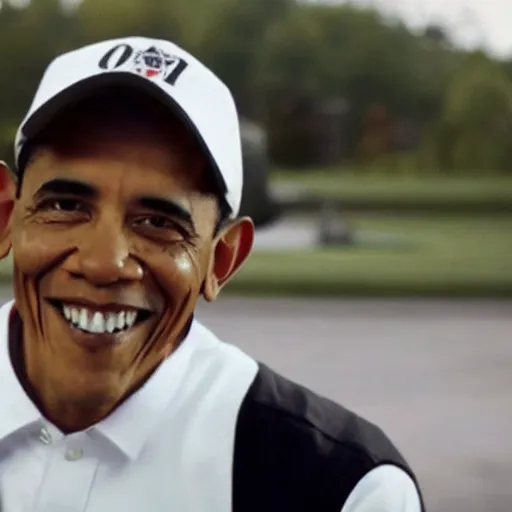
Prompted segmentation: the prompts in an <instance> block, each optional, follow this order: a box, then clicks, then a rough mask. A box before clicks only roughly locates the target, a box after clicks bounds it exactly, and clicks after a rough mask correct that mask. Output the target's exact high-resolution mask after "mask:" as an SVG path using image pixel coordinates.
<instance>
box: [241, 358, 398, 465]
mask: <svg viewBox="0 0 512 512" xmlns="http://www.w3.org/2000/svg"><path fill="white" fill-rule="evenodd" d="M242 414H246V415H247V416H250V417H251V419H252V420H253V421H256V422H257V424H258V425H259V428H263V429H265V428H269V429H272V430H273V432H275V433H277V432H282V433H283V434H285V435H286V436H294V435H295V436H299V437H311V438H312V440H313V439H314V442H315V444H317V445H318V447H320V445H322V447H323V448H324V452H325V450H328V451H329V452H330V453H332V452H333V451H336V450H340V449H341V448H344V449H346V450H347V451H353V452H360V455H361V457H363V458H367V459H368V461H369V462H377V461H379V460H385V459H386V458H387V457H389V458H391V459H393V460H394V461H396V462H399V463H404V464H405V461H404V459H403V458H402V456H401V455H400V453H399V452H398V450H397V449H396V447H395V446H394V445H393V443H392V442H391V441H390V439H389V438H388V437H387V435H386V434H385V433H384V432H383V431H382V430H381V429H380V428H379V427H378V426H377V425H375V424H373V423H371V422H369V421H367V420H365V419H364V418H362V417H361V416H359V415H358V414H356V413H355V412H353V411H351V410H349V409H347V408H345V407H343V406H342V405H340V404H338V403H335V402H333V401H332V400H329V399H327V398H325V397H323V396H320V395H319V394H317V393H314V392H313V391H311V390H309V389H308V388H306V387H304V386H301V385H299V384H297V383H295V382H293V381H291V380H289V379H287V378H285V377H283V376H281V375H279V374H278V373H276V372H274V371H272V370H271V369H270V368H268V367H267V366H265V365H263V364H261V363H260V364H259V366H258V373H257V374H256V377H255V379H254V381H253V383H252V385H251V387H250V388H249V391H248V393H247V395H246V397H245V400H244V402H243V404H242Z"/></svg>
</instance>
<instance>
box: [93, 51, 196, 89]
mask: <svg viewBox="0 0 512 512" xmlns="http://www.w3.org/2000/svg"><path fill="white" fill-rule="evenodd" d="M128 61H131V62H128ZM126 63H128V65H129V66H130V68H131V69H132V70H133V71H134V72H135V73H137V74H139V75H141V76H143V77H145V78H156V77H159V78H161V79H162V80H164V81H165V82H167V83H168V84H169V85H175V83H176V80H177V79H178V78H179V77H180V75H181V74H182V73H183V71H185V69H186V68H187V66H188V63H187V62H186V61H185V60H183V59H182V58H180V57H176V56H174V55H169V54H168V53H166V52H164V51H163V50H161V49H160V48H157V47H156V46H151V47H150V48H148V49H147V50H138V51H137V50H136V49H134V48H133V47H132V46H130V45H128V44H126V43H122V44H118V45H116V46H114V47H113V48H111V49H110V50H109V51H108V52H107V53H105V55H103V57H102V58H101V59H100V61H99V62H98V66H99V67H100V68H101V69H104V70H109V71H113V70H116V69H119V68H120V67H121V66H123V65H124V64H126Z"/></svg>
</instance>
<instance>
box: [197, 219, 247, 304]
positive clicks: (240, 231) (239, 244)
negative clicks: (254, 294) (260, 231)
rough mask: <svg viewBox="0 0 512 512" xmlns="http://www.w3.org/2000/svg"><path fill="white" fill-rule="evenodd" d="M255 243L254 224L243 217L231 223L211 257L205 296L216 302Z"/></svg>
mask: <svg viewBox="0 0 512 512" xmlns="http://www.w3.org/2000/svg"><path fill="white" fill-rule="evenodd" d="M253 242H254V223H253V222H252V220H251V219H250V218H249V217H243V218H240V219H237V220H236V221H234V222H232V223H230V224H229V225H228V226H226V227H225V228H224V229H223V230H222V231H221V232H220V233H219V235H218V236H217V238H216V240H215V245H214V250H213V252H212V255H211V256H210V263H209V265H208V272H207V274H206V277H205V281H204V286H203V295H204V298H205V299H206V300H207V301H208V302H212V301H214V300H215V299H216V298H217V296H218V294H219V292H220V290H221V289H222V287H223V286H224V285H225V284H226V283H227V282H228V281H229V280H230V279H231V278H232V277H233V276H234V275H235V274H236V272H238V270H239V269H240V267H241V266H242V264H243V263H244V262H245V260H246V259H247V257H248V256H249V253H250V252H251V249H252V245H253Z"/></svg>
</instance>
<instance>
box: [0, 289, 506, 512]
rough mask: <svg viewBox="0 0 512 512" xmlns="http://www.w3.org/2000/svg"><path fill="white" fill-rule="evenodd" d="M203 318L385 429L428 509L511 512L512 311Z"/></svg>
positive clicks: (215, 311) (217, 312)
mask: <svg viewBox="0 0 512 512" xmlns="http://www.w3.org/2000/svg"><path fill="white" fill-rule="evenodd" d="M0 297H3V299H4V300H5V299H6V297H7V295H6V293H5V292H4V293H3V295H2V293H1V292H0ZM2 302H3V301H2ZM198 316H199V318H200V319H201V320H202V321H203V322H204V323H206V324H207V325H208V326H209V327H211V328H212V329H213V330H214V331H215V332H216V333H217V334H218V335H220V336H221V337H223V338H224V339H225V340H226V341H230V342H233V343H235V344H237V345H239V346H240V347H241V348H243V349H244V350H246V351H247V352H248V353H250V354H252V355H253V356H255V357H256V358H258V359H260V360H262V361H264V362H265V363H267V364H269V365H270V366H272V367H273V368H274V369H276V370H278V371H280V372H282V373H283V374H285V375H286V376H288V377H290V378H292V379H294V380H296V381H299V382H301V383H302V384H305V385H308V386H310V387H311V388H313V390H315V391H317V392H319V393H322V394H324V395H326V396H328V397H329V398H332V399H334V400H336V401H339V402H341V403H343V404H344V405H345V406H347V407H349V408H351V409H354V410H355V411H357V412H358V413H360V414H362V415H363V416H365V417H367V418H368V419H370V420H371V421H374V422H376V423H378V424H379V425H380V426H381V427H383V428H384V430H385V431H386V432H387V433H388V435H390V437H391V438H392V439H393V440H394V441H395V443H396V444H397V445H398V446H399V448H400V449H401V451H402V452H403V453H404V455H405V456H406V458H407V459H408V460H409V462H410V463H411V465H412V466H413V468H414V469H415V471H416V472H417V474H418V476H419V478H420V481H421V484H422V487H423V491H424V494H425V498H426V502H427V507H428V510H429V511H430V512H444V511H447V510H449V511H454V512H455V511H457V512H458V511H464V512H510V511H511V510H512V439H511V433H512V302H508V303H507V302H453V301H449V302H443V301H423V300H418V301H403V302H400V301H395V302H390V301H367V300H366V301H350V300H347V301H336V300H334V301H311V300H286V299H284V300H251V299H232V298H228V299H224V300H220V301H219V302H217V303H216V304H212V305H201V306H200V308H199V313H198Z"/></svg>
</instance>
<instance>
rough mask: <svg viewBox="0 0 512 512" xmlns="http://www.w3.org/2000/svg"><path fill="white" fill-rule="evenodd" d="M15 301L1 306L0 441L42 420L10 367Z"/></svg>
mask: <svg viewBox="0 0 512 512" xmlns="http://www.w3.org/2000/svg"><path fill="white" fill-rule="evenodd" d="M13 307H14V301H9V302H7V303H6V304H4V305H3V306H2V307H1V308H0V379H1V382H2V384H1V386H0V410H1V411H2V414H1V416H0V442H1V441H3V440H4V439H5V438H6V437H8V436H9V435H11V434H14V433H15V432H17V431H19V430H21V429H23V428H25V427H28V426H30V425H33V424H35V423H37V422H39V421H40V420H41V413H40V412H39V410H38V409H37V407H36V406H35V405H34V403H33V402H32V400H30V398H29V397H28V396H27V394H26V393H25V390H24V389H23V387H22V385H21V384H20V382H19V380H18V377H17V375H16V373H15V371H14V368H13V366H12V362H11V357H10V353H9V325H10V319H11V314H12V312H13Z"/></svg>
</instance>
